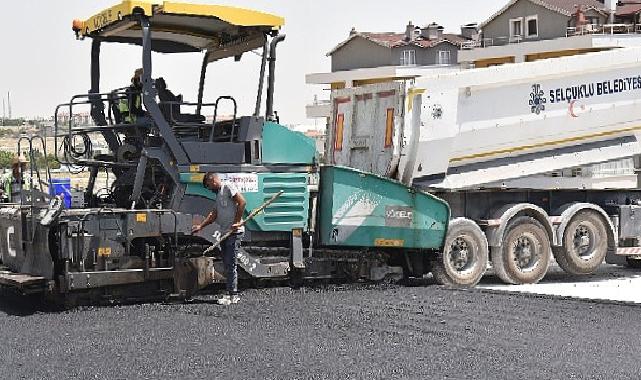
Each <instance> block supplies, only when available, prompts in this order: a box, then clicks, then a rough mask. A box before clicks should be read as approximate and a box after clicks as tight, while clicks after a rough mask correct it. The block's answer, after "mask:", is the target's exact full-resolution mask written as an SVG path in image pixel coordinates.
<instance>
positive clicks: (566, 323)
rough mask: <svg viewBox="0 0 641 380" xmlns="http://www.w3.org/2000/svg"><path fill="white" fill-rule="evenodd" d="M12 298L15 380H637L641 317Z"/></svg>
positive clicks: (8, 329) (422, 303) (353, 293)
mask: <svg viewBox="0 0 641 380" xmlns="http://www.w3.org/2000/svg"><path fill="white" fill-rule="evenodd" d="M211 301H212V300H211V298H210V297H209V296H205V297H202V298H200V299H199V300H198V302H196V303H192V304H186V305H184V304H180V305H164V304H150V305H133V306H118V307H99V308H81V309H76V310H72V311H67V312H47V311H38V310H34V309H32V308H29V307H26V306H25V305H23V304H21V301H20V300H17V299H15V298H11V297H6V296H5V297H2V299H1V300H0V378H7V379H9V378H10V379H17V378H25V379H45V378H46V379H67V378H74V379H87V378H97V379H164V378H186V379H190V378H194V379H195V378H221V379H263V378H267V379H287V378H296V379H374V378H380V379H391V378H407V379H425V378H433V379H441V378H451V379H473V378H475V379H514V378H519V379H569V378H575V379H625V378H629V379H637V378H638V377H639V373H640V372H641V362H640V361H639V360H638V357H639V351H640V349H639V347H641V337H640V335H639V334H637V333H636V326H637V324H638V321H639V316H640V315H641V308H640V307H638V306H627V305H617V304H604V303H593V302H587V301H580V300H567V299H555V298H547V297H533V296H529V295H522V294H511V293H507V294H501V293H495V292H494V291H488V290H482V289H476V290H472V291H456V290H447V289H443V288H440V287H438V286H427V287H401V286H382V285H379V286H359V285H350V286H347V287H329V288H322V289H310V288H307V289H300V290H292V289H288V288H273V289H261V290H249V291H247V292H245V293H244V294H243V299H242V303H240V304H238V305H235V306H231V307H222V306H218V305H215V304H212V303H211Z"/></svg>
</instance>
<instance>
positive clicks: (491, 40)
mask: <svg viewBox="0 0 641 380" xmlns="http://www.w3.org/2000/svg"><path fill="white" fill-rule="evenodd" d="M639 34H641V25H633V24H605V25H594V24H590V25H583V26H580V27H567V28H566V33H565V37H576V36H586V35H598V36H607V35H617V36H621V35H639ZM563 37H564V36H558V37H557V38H563ZM530 41H542V40H541V39H533V40H528V39H526V38H524V37H523V36H520V35H516V36H511V37H508V36H499V37H488V38H482V39H480V40H478V41H467V42H464V43H463V45H462V49H463V50H471V49H476V48H486V47H492V46H506V45H512V44H520V43H524V42H530Z"/></svg>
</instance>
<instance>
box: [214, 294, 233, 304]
mask: <svg viewBox="0 0 641 380" xmlns="http://www.w3.org/2000/svg"><path fill="white" fill-rule="evenodd" d="M216 302H217V303H218V304H219V305H225V306H226V305H231V304H232V302H231V296H230V295H227V294H225V295H224V296H221V297H220V298H219V299H218V300H217V301H216Z"/></svg>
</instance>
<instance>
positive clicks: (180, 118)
mask: <svg viewBox="0 0 641 380" xmlns="http://www.w3.org/2000/svg"><path fill="white" fill-rule="evenodd" d="M156 90H157V91H158V98H159V99H160V110H161V112H162V114H163V116H164V117H165V120H167V122H168V123H169V124H172V125H173V124H174V123H204V122H205V117H204V116H202V115H194V114H185V113H180V104H179V103H181V102H182V96H176V95H174V93H173V92H171V91H170V90H169V89H168V88H167V83H166V82H165V79H164V78H162V77H161V78H158V79H156Z"/></svg>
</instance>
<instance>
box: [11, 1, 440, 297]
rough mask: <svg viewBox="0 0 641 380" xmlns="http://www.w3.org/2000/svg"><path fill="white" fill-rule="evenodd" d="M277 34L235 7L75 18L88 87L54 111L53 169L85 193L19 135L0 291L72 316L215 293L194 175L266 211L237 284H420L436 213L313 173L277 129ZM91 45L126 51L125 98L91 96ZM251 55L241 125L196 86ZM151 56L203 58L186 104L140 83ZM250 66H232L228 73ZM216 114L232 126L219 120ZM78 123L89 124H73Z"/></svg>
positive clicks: (94, 54) (361, 174)
mask: <svg viewBox="0 0 641 380" xmlns="http://www.w3.org/2000/svg"><path fill="white" fill-rule="evenodd" d="M283 25H284V20H283V19H282V18H281V17H279V16H276V15H271V14H267V13H263V12H258V11H254V10H249V9H241V8H236V7H231V6H219V5H205V4H189V3H179V2H174V1H164V2H154V1H137V0H125V1H123V2H121V3H119V4H116V5H114V6H112V7H110V8H108V9H105V10H103V11H101V12H99V13H96V14H95V15H93V16H91V17H89V18H88V19H82V20H75V21H74V22H73V32H74V33H75V36H76V38H77V39H79V40H89V39H90V40H91V67H90V70H89V72H90V78H89V84H90V86H89V88H90V89H89V91H88V92H87V93H84V94H77V95H74V96H72V97H70V100H69V101H68V102H65V103H63V104H60V105H59V106H58V107H56V110H55V130H54V133H53V136H52V137H53V140H54V144H55V152H56V158H57V160H58V161H59V162H60V163H61V164H62V165H64V166H66V167H69V168H71V170H72V171H73V172H74V173H81V172H84V173H85V174H87V176H88V180H87V184H86V186H83V188H80V189H74V190H73V194H72V195H73V197H72V199H71V200H69V199H68V198H69V195H68V194H65V191H68V189H65V188H64V187H59V188H58V190H61V191H55V190H56V187H55V186H52V185H55V183H54V180H53V179H52V178H51V173H50V170H48V167H38V166H37V163H38V162H39V161H38V160H37V159H36V158H37V157H36V155H37V150H38V149H42V150H43V151H47V148H46V146H44V145H46V142H47V141H50V139H49V140H45V139H42V138H41V137H39V136H27V137H24V138H21V141H20V142H19V144H18V148H17V151H16V153H17V154H19V153H20V154H24V155H26V156H27V157H28V158H30V160H29V161H30V165H29V166H28V168H25V169H24V170H23V169H20V170H23V171H28V172H29V173H30V175H29V176H28V177H27V176H24V175H21V176H18V177H17V178H16V179H15V180H14V183H13V188H14V189H15V190H16V191H15V194H13V195H15V197H13V199H11V201H10V202H9V203H4V204H0V257H1V262H2V266H3V269H2V270H0V285H1V286H4V287H7V288H10V289H13V290H16V291H18V292H20V293H23V294H36V295H42V296H45V297H46V298H47V299H51V300H53V301H54V302H62V303H64V304H77V303H85V302H87V303H95V302H103V301H109V302H110V301H114V300H117V301H119V300H123V299H124V300H130V299H134V300H136V299H144V300H147V299H157V298H159V299H164V298H179V299H185V298H189V297H191V296H192V295H193V294H194V293H195V292H197V291H198V290H200V289H202V288H204V287H207V286H209V285H210V284H212V283H222V282H223V281H224V276H225V273H224V270H223V266H222V262H221V258H220V256H219V255H217V254H216V252H212V254H208V253H207V252H210V251H212V250H209V249H208V247H210V246H211V245H212V244H216V243H217V242H218V239H219V238H220V237H221V236H223V234H224V233H225V232H226V231H220V229H219V227H218V226H216V225H215V224H214V225H211V226H209V227H207V228H206V229H204V230H203V231H202V232H199V233H197V234H194V233H192V226H193V225H194V224H195V223H198V222H199V221H201V220H202V218H204V216H205V215H207V214H208V213H209V211H210V210H211V209H213V207H214V204H215V194H213V193H212V192H211V191H208V190H207V189H205V187H204V186H203V184H202V180H203V177H204V175H205V174H206V173H208V172H215V173H219V174H220V175H221V177H223V179H224V180H225V181H229V182H232V183H235V184H236V185H237V186H238V188H239V190H240V191H241V192H242V193H243V194H244V196H245V198H246V200H247V211H246V213H249V212H250V211H251V210H253V209H259V210H260V209H261V207H264V210H262V212H261V213H259V214H257V215H256V213H252V214H251V215H252V216H254V215H256V216H255V217H253V219H251V220H249V221H248V223H247V225H246V233H245V235H244V238H243V241H242V247H241V249H240V252H239V257H238V261H239V268H240V276H241V278H243V279H245V280H248V281H266V280H280V281H282V280H287V281H296V282H298V281H302V280H306V279H312V280H313V279H320V280H326V279H340V280H350V281H355V280H361V279H363V280H375V281H378V280H385V279H389V278H398V277H399V276H422V275H423V274H424V272H425V270H426V268H428V261H429V260H428V259H429V258H431V257H433V256H434V254H433V253H434V252H436V251H438V250H440V249H441V247H442V246H443V241H444V239H445V235H446V231H447V228H448V221H449V218H450V209H449V206H448V205H447V203H446V202H445V201H443V200H441V199H439V198H438V197H436V196H434V195H432V194H429V193H427V192H423V191H420V190H416V189H415V188H412V187H408V186H406V185H404V184H402V183H400V182H399V181H395V180H392V179H390V178H386V177H384V176H378V175H375V174H373V173H369V172H365V171H359V170H356V169H353V168H343V167H338V166H329V165H327V166H325V165H321V163H320V162H319V160H318V154H317V152H316V147H315V143H314V141H313V140H311V139H309V138H307V137H306V136H304V135H303V134H301V133H298V132H294V131H291V130H289V129H288V128H286V127H284V126H283V125H281V124H280V123H279V119H278V117H277V116H276V112H275V111H274V94H275V85H276V80H275V74H276V51H277V47H278V45H279V44H280V43H281V42H282V41H283V40H284V39H285V36H284V34H281V33H280V31H281V28H282V26H283ZM104 44H129V45H135V46H139V47H140V56H138V57H140V58H139V59H140V67H141V68H142V72H141V73H139V74H141V84H140V86H139V87H137V86H134V85H131V86H127V85H128V83H127V82H128V81H129V78H125V79H126V80H125V81H123V85H125V86H126V87H122V88H116V89H112V88H109V89H104V88H101V80H100V79H101V70H100V62H101V60H100V58H101V47H102V46H103V45H104ZM255 51H258V55H259V56H260V64H257V65H256V66H257V67H256V73H258V83H257V84H256V88H251V89H245V91H251V93H255V94H256V103H255V106H254V104H251V105H249V109H252V110H254V112H253V113H251V114H249V115H241V114H239V113H238V110H239V109H240V108H241V107H239V105H238V104H237V100H236V99H235V98H234V97H233V96H231V95H229V94H228V93H225V92H224V91H225V90H224V89H223V88H222V87H217V88H215V89H208V88H206V87H205V83H206V76H207V71H208V68H209V67H210V65H212V64H215V63H217V62H219V61H221V60H235V61H241V62H244V59H243V58H244V57H243V55H244V54H246V53H249V52H255ZM153 52H157V53H164V54H165V55H167V56H168V57H169V58H171V57H172V56H174V55H175V54H179V53H182V54H187V53H191V54H197V55H199V57H201V58H202V65H201V66H200V67H196V68H194V69H195V70H196V72H199V73H200V80H199V82H198V83H197V88H198V92H197V94H198V95H197V99H195V100H192V101H191V102H190V101H187V100H185V99H183V98H182V97H181V96H177V95H175V94H173V93H172V92H171V91H170V90H168V88H167V83H171V78H167V79H168V80H167V81H165V79H163V80H161V78H157V77H155V76H154V74H155V73H154V70H153V65H152V62H153V57H154V55H153V54H152V53H153ZM123 61H125V60H124V59H123ZM123 64H126V63H124V62H123ZM250 67H251V65H245V64H242V63H239V64H238V66H237V68H238V69H237V70H238V74H237V75H247V72H246V71H247V70H248V68H250ZM188 69H189V68H187V67H180V68H179V70H181V71H182V70H188ZM216 92H217V93H216ZM208 99H209V100H208ZM263 99H264V101H263ZM263 105H264V109H265V111H264V112H263V111H262V110H263ZM225 107H226V108H225ZM223 109H227V110H233V111H232V112H233V114H231V115H229V117H225V118H223V117H219V115H221V114H222V112H223V111H222V110H223ZM87 110H88V112H89V113H90V115H91V119H92V122H91V123H84V122H79V121H78V120H77V119H78V118H77V117H76V115H79V114H81V113H83V112H86V111H87ZM212 114H213V117H208V115H212ZM50 137H51V136H50ZM22 174H25V173H22ZM105 179H107V180H105ZM103 180H105V181H103ZM25 181H26V182H27V183H25ZM52 188H53V189H54V191H51V189H52ZM60 193H62V194H60ZM277 194H278V195H279V196H278V197H275V195H277ZM267 200H272V202H271V203H270V204H268V205H267V206H265V201H267ZM246 215H247V214H246ZM206 253H207V254H206Z"/></svg>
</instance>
